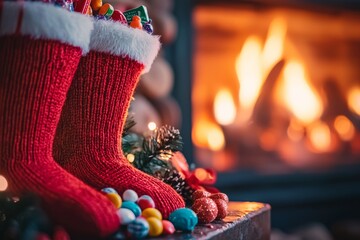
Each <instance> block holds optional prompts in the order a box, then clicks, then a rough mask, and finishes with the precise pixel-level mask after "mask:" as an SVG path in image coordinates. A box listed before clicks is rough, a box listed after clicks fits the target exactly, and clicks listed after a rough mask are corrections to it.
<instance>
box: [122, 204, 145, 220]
mask: <svg viewBox="0 0 360 240" xmlns="http://www.w3.org/2000/svg"><path fill="white" fill-rule="evenodd" d="M121 208H126V209H129V210H130V211H132V212H133V213H134V215H135V217H139V216H140V215H141V209H140V207H139V206H138V205H137V204H136V203H134V202H130V201H127V202H123V203H122V205H121Z"/></svg>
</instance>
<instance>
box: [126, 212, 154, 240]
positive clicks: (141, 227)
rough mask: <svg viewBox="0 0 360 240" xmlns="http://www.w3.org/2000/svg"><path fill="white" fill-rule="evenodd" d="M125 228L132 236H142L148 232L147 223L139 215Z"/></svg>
mask: <svg viewBox="0 0 360 240" xmlns="http://www.w3.org/2000/svg"><path fill="white" fill-rule="evenodd" d="M127 230H128V232H129V233H130V235H131V237H133V238H144V237H146V236H147V235H148V233H149V223H148V222H147V221H146V220H145V219H144V218H142V217H139V218H136V219H135V220H134V221H133V222H131V223H130V224H129V225H128V226H127Z"/></svg>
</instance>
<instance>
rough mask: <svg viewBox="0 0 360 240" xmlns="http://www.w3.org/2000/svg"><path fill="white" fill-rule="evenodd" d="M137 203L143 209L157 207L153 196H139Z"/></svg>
mask: <svg viewBox="0 0 360 240" xmlns="http://www.w3.org/2000/svg"><path fill="white" fill-rule="evenodd" d="M137 204H138V205H139V207H140V208H141V210H144V209H146V208H155V203H154V201H153V200H152V199H151V198H141V197H140V198H139V199H138V201H137Z"/></svg>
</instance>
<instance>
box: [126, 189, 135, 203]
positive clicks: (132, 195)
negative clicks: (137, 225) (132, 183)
mask: <svg viewBox="0 0 360 240" xmlns="http://www.w3.org/2000/svg"><path fill="white" fill-rule="evenodd" d="M138 198H139V197H138V195H137V193H136V192H135V191H134V190H131V189H128V190H126V191H125V192H124V193H123V200H124V201H129V202H136V201H137V200H138Z"/></svg>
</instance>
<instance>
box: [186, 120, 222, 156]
mask: <svg viewBox="0 0 360 240" xmlns="http://www.w3.org/2000/svg"><path fill="white" fill-rule="evenodd" d="M192 139H193V142H194V144H195V145H196V146H198V147H204V148H209V149H210V150H212V151H219V150H222V149H223V148H224V147H225V137H224V133H223V131H222V129H221V128H220V127H219V126H218V125H217V124H215V123H212V122H211V121H210V120H208V119H205V118H204V119H202V120H200V121H197V122H196V123H195V125H194V128H193V132H192Z"/></svg>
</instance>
